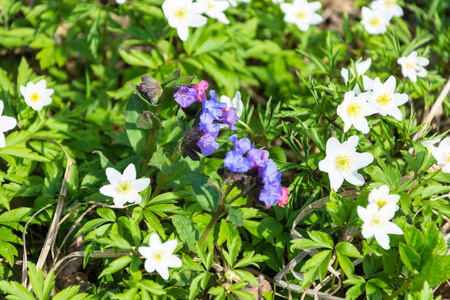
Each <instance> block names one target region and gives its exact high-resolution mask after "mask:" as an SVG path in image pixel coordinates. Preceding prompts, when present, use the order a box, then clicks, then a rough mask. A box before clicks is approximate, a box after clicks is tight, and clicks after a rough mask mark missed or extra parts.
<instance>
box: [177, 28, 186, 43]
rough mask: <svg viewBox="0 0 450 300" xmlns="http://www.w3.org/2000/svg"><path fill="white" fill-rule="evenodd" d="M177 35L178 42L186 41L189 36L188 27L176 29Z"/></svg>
mask: <svg viewBox="0 0 450 300" xmlns="http://www.w3.org/2000/svg"><path fill="white" fill-rule="evenodd" d="M177 34H178V37H179V38H180V40H182V41H183V42H184V41H186V40H187V38H188V36H189V27H188V26H178V27H177Z"/></svg>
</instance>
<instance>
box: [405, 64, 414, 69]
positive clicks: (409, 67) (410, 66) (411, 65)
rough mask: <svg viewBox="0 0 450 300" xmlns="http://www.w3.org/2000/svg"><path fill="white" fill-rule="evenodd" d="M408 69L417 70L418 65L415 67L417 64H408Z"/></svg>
mask: <svg viewBox="0 0 450 300" xmlns="http://www.w3.org/2000/svg"><path fill="white" fill-rule="evenodd" d="M406 68H407V69H408V70H411V69H415V68H416V65H415V64H412V63H407V64H406Z"/></svg>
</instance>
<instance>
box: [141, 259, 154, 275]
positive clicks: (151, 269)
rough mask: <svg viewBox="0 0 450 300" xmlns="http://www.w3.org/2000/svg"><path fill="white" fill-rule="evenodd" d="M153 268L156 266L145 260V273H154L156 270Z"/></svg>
mask: <svg viewBox="0 0 450 300" xmlns="http://www.w3.org/2000/svg"><path fill="white" fill-rule="evenodd" d="M155 266H156V265H155V263H154V262H153V261H152V260H150V259H147V260H146V261H145V263H144V268H145V271H147V272H149V273H152V272H154V271H155V269H156V268H155Z"/></svg>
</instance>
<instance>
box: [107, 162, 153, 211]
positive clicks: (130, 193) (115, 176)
mask: <svg viewBox="0 0 450 300" xmlns="http://www.w3.org/2000/svg"><path fill="white" fill-rule="evenodd" d="M106 176H107V178H108V181H109V183H110V184H108V185H105V186H103V187H101V188H100V193H101V194H103V195H105V196H108V197H112V198H113V201H114V204H115V205H116V206H117V207H118V208H123V206H124V204H126V203H127V202H129V203H136V204H139V203H141V201H142V197H141V195H139V192H142V191H143V190H145V189H146V188H147V187H148V186H149V185H150V178H140V179H136V167H135V166H134V164H129V165H128V166H127V167H126V168H125V171H124V172H123V174H121V173H120V172H118V171H117V170H115V169H113V168H107V169H106Z"/></svg>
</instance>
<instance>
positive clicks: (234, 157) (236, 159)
mask: <svg viewBox="0 0 450 300" xmlns="http://www.w3.org/2000/svg"><path fill="white" fill-rule="evenodd" d="M223 163H224V165H225V167H227V169H228V170H230V171H231V172H242V173H245V172H247V171H248V170H249V169H250V163H249V162H248V159H247V158H246V157H243V156H242V154H240V153H238V152H237V151H234V150H231V151H229V152H228V153H227V155H226V156H225V159H224V160H223Z"/></svg>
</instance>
